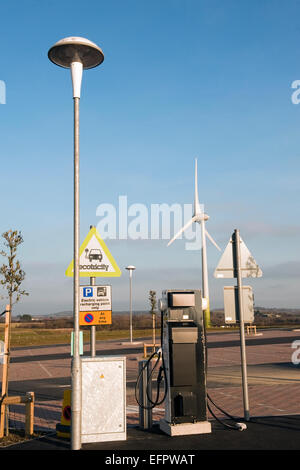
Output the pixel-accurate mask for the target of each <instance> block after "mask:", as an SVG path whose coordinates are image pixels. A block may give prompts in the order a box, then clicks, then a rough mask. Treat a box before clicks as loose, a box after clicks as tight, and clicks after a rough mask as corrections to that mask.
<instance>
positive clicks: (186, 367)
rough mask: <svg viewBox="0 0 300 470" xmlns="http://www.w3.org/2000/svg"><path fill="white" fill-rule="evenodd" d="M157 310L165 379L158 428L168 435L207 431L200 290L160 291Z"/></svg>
mask: <svg viewBox="0 0 300 470" xmlns="http://www.w3.org/2000/svg"><path fill="white" fill-rule="evenodd" d="M160 310H161V312H162V315H163V319H162V325H163V332H162V335H163V336H162V350H163V356H164V362H165V373H166V380H167V394H166V399H165V416H164V418H163V419H162V420H161V421H160V429H161V430H162V431H163V432H165V433H166V434H168V435H170V436H176V435H188V434H202V433H210V432H211V423H210V422H209V421H208V419H207V395H206V370H205V369H206V367H205V363H206V357H205V356H206V351H205V338H204V331H203V311H202V295H201V291H200V290H166V291H163V292H162V299H161V300H160Z"/></svg>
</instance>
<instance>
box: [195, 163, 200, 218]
mask: <svg viewBox="0 0 300 470" xmlns="http://www.w3.org/2000/svg"><path fill="white" fill-rule="evenodd" d="M200 212H201V209H200V202H199V196H198V162H197V158H196V159H195V196H194V215H199V214H200Z"/></svg>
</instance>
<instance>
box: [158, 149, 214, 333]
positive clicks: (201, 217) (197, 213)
mask: <svg viewBox="0 0 300 470" xmlns="http://www.w3.org/2000/svg"><path fill="white" fill-rule="evenodd" d="M197 173H198V170H197V158H196V159H195V197H194V214H193V217H192V218H191V220H189V221H188V222H187V223H186V224H185V225H184V226H183V227H182V228H181V229H180V230H179V231H178V232H177V233H176V235H175V236H174V237H173V238H172V240H170V241H169V243H168V245H167V246H170V245H171V243H173V241H174V240H176V238H178V237H179V235H181V233H182V232H184V231H185V230H186V229H187V228H188V227H189V226H190V225H192V223H193V222H198V223H199V224H200V225H201V242H202V243H201V253H202V295H203V297H204V298H205V299H206V303H207V305H206V308H205V309H204V321H205V326H206V327H208V326H210V309H209V289H208V271H207V253H206V237H207V238H208V239H209V240H210V241H211V243H212V244H213V245H215V247H216V248H217V249H218V250H219V251H221V248H220V247H219V245H218V244H217V243H216V242H215V240H214V239H213V238H212V236H211V235H210V234H209V233H208V231H207V230H206V228H205V222H206V221H207V220H208V219H209V216H208V215H207V214H205V213H204V211H203V210H202V209H201V206H200V203H199V197H198V175H197Z"/></svg>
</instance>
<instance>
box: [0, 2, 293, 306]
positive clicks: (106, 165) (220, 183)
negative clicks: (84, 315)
mask: <svg viewBox="0 0 300 470" xmlns="http://www.w3.org/2000/svg"><path fill="white" fill-rule="evenodd" d="M299 14H300V2H299V1H295V0H290V1H289V2H282V1H276V0H269V1H265V0H251V1H250V0H248V1H243V2H240V1H238V0H234V1H233V0H207V1H204V0H152V1H151V2H150V1H145V0H106V1H102V0H97V1H96V0H86V1H85V2H79V1H78V0H72V1H68V0H59V1H58V0H43V1H38V0H30V1H29V0H22V1H21V0H19V1H14V0H12V1H10V2H8V1H6V2H4V1H3V2H1V30H0V53H1V67H0V80H1V81H2V83H3V82H4V83H5V86H6V103H5V104H3V103H1V104H0V122H1V130H0V135H1V139H0V155H1V190H2V191H1V192H2V204H1V218H0V229H1V233H3V232H4V231H6V230H8V229H10V228H12V229H18V230H21V232H22V234H23V237H24V244H23V245H22V246H21V248H20V250H19V259H20V261H21V263H22V267H23V268H24V270H25V272H26V281H25V282H24V287H25V288H26V289H27V290H28V291H29V293H30V295H29V296H28V298H24V300H22V301H21V302H20V303H19V304H18V305H17V307H16V309H15V313H29V314H48V313H51V312H57V311H62V310H70V309H71V308H72V280H71V279H70V278H67V277H66V276H65V270H66V268H67V266H68V264H69V263H70V261H71V259H72V253H73V252H72V250H73V248H72V246H73V245H72V243H73V239H72V237H73V226H72V224H73V103H72V94H71V80H70V74H69V72H68V71H67V70H64V69H62V68H59V67H55V66H54V65H53V64H52V63H51V62H50V61H49V60H48V57H47V52H48V50H49V48H50V47H51V46H52V45H53V44H54V43H55V42H56V41H58V40H59V39H62V38H64V37H67V36H83V37H87V38H88V39H90V40H92V41H94V42H96V43H97V44H98V45H99V46H100V47H101V48H102V50H103V52H104V55H105V60H104V62H103V64H102V65H101V66H100V67H98V68H95V69H92V70H88V71H85V72H84V76H83V85H82V97H81V103H80V106H81V108H80V117H81V128H80V132H81V241H83V239H84V238H85V236H86V235H87V233H88V231H89V226H90V225H91V224H93V225H97V224H98V223H99V220H100V218H99V216H97V214H96V211H97V207H98V206H99V205H101V204H104V203H107V204H112V205H113V206H114V207H115V208H116V211H118V200H119V196H122V195H123V196H124V195H125V196H127V200H128V206H130V205H132V204H136V203H140V204H143V205H144V206H146V208H148V210H149V211H150V207H151V204H162V203H166V204H169V205H171V204H175V203H177V204H181V205H183V204H191V203H192V202H193V196H194V160H195V157H197V158H198V174H199V197H200V202H201V203H203V204H204V205H205V210H206V211H207V213H208V214H209V215H210V220H209V221H208V223H207V229H208V231H209V232H210V233H211V235H213V237H214V238H215V240H216V241H217V243H218V244H219V245H220V246H221V248H222V250H223V249H225V246H226V244H227V242H228V240H229V238H230V236H231V234H232V232H233V230H234V229H235V228H239V229H240V231H241V236H242V238H243V239H244V241H245V242H246V244H247V246H248V248H249V249H250V251H251V252H252V254H253V256H254V258H255V259H256V261H257V262H258V264H259V265H260V267H261V269H262V270H263V274H264V275H263V278H261V279H257V280H253V281H250V282H249V284H251V285H252V286H253V289H254V293H255V304H256V305H257V306H265V307H290V308H291V307H293V308H299V306H300V305H299V304H300V302H299V277H300V276H299V273H300V255H299V240H300V237H299V228H300V226H299V217H300V198H299V188H300V177H299V175H300V164H299V161H300V158H299V157H300V104H294V103H293V102H292V99H291V98H292V93H293V92H294V91H295V90H293V89H292V88H291V85H292V83H293V82H294V81H295V80H300V56H299V46H298V45H299V41H300V20H299ZM105 241H106V244H107V246H108V248H109V249H110V251H111V253H112V254H113V256H114V258H115V260H116V262H117V264H118V265H119V266H120V268H121V270H122V276H121V277H120V278H111V280H109V282H110V283H111V285H112V289H113V308H114V309H115V310H120V309H127V308H128V302H129V299H128V297H129V288H128V286H129V281H128V273H127V271H126V270H124V267H125V266H127V265H128V264H133V265H135V266H136V268H137V269H136V271H135V273H134V286H133V287H134V308H135V309H141V308H142V309H147V308H148V307H149V302H148V292H149V290H150V289H154V290H156V291H157V297H158V298H159V297H160V293H161V291H162V290H163V289H168V288H190V287H191V288H198V287H200V286H201V258H200V252H199V251H188V250H186V249H185V242H186V240H184V239H182V240H178V241H176V242H174V243H173V244H172V245H171V246H170V247H168V248H167V246H166V245H167V240H162V239H159V240H151V239H148V240H131V239H128V240H118V239H116V240H109V239H107V240H105ZM219 258H220V253H219V252H218V251H217V250H216V249H215V247H214V246H213V245H211V244H210V243H209V242H208V264H209V284H210V296H211V306H212V307H213V308H214V307H222V305H223V300H222V299H223V286H224V285H225V284H228V283H229V284H232V283H233V282H234V281H233V280H232V282H231V280H229V282H228V281H227V282H225V281H221V280H216V279H214V277H213V271H214V269H215V267H216V265H217V263H218V260H219ZM3 261H4V260H3ZM1 262H2V261H1ZM85 281H86V279H85V280H84V278H82V283H84V282H85ZM100 282H101V278H99V279H98V283H100ZM247 283H248V281H247ZM5 302H6V300H5V299H3V304H5Z"/></svg>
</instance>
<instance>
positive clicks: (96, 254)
mask: <svg viewBox="0 0 300 470" xmlns="http://www.w3.org/2000/svg"><path fill="white" fill-rule="evenodd" d="M102 258H103V255H102V253H101V250H96V249H94V250H91V251H90V252H89V262H90V263H91V262H92V261H93V260H98V261H102Z"/></svg>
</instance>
